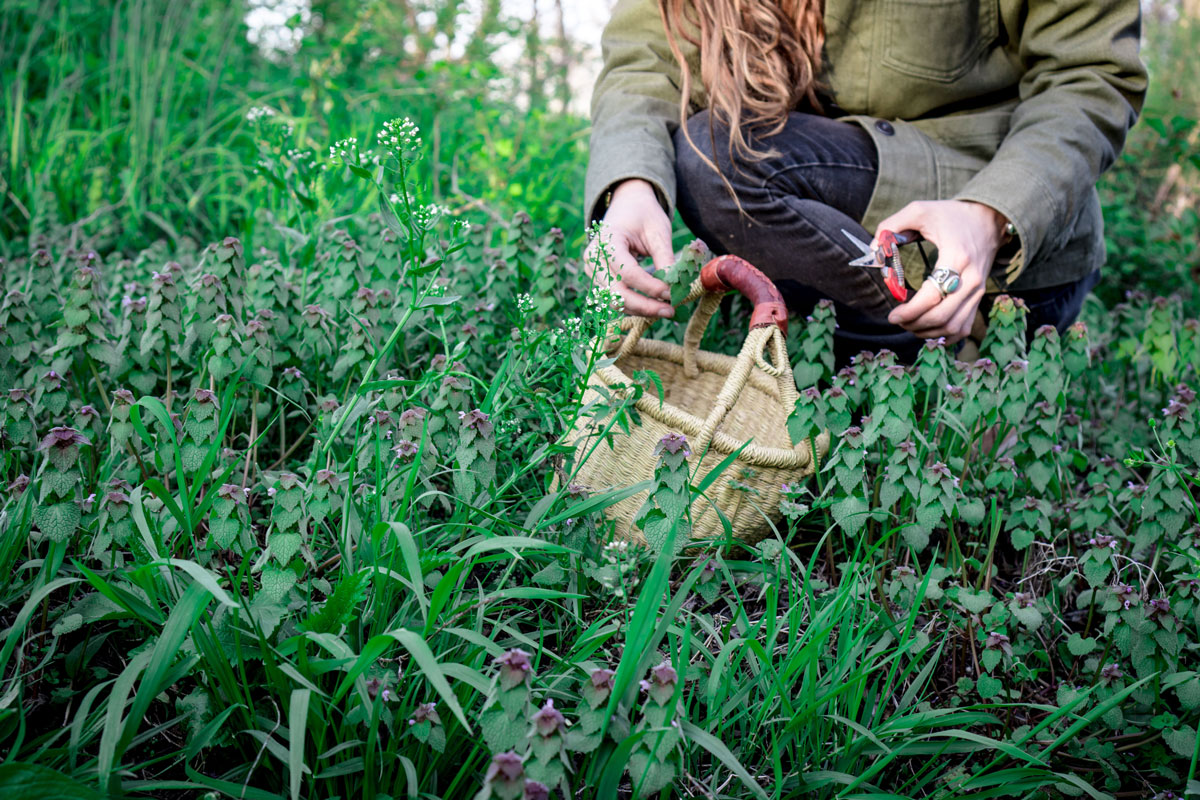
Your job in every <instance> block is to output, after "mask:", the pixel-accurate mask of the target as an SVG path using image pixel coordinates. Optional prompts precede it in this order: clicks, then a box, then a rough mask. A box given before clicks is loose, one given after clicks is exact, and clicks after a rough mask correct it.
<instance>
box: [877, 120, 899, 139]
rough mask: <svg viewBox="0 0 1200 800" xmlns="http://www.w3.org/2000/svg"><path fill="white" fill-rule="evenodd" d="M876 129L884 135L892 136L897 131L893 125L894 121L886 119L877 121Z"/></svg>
mask: <svg viewBox="0 0 1200 800" xmlns="http://www.w3.org/2000/svg"><path fill="white" fill-rule="evenodd" d="M875 130H877V131H879V132H880V133H882V134H883V135H884V136H891V135H892V134H893V133H895V132H896V129H895V128H893V127H892V123H890V122H888V121H887V120H886V119H881V120H878V121H876V123H875Z"/></svg>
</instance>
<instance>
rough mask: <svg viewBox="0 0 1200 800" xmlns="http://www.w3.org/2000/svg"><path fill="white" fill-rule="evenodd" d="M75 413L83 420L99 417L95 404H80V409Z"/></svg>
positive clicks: (89, 420)
mask: <svg viewBox="0 0 1200 800" xmlns="http://www.w3.org/2000/svg"><path fill="white" fill-rule="evenodd" d="M75 413H76V414H77V415H79V418H80V419H82V420H84V421H85V422H91V421H92V420H94V419H98V418H99V417H100V412H99V411H97V410H96V408H95V406H90V405H88V406H81V407H80V409H79V410H78V411H76V412H75Z"/></svg>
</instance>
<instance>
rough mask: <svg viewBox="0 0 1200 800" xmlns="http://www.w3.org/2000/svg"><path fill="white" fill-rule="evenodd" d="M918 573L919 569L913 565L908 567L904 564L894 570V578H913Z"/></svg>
mask: <svg viewBox="0 0 1200 800" xmlns="http://www.w3.org/2000/svg"><path fill="white" fill-rule="evenodd" d="M916 574H917V571H916V570H915V569H913V568H912V567H906V566H905V565H903V564H901V565H900V566H898V567H896V568H895V569H893V570H892V577H893V578H913V577H916Z"/></svg>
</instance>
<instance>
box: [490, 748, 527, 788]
mask: <svg viewBox="0 0 1200 800" xmlns="http://www.w3.org/2000/svg"><path fill="white" fill-rule="evenodd" d="M483 779H484V780H485V781H486V782H487V783H489V784H491V785H493V786H495V785H499V786H501V787H502V788H505V789H510V790H513V791H514V792H515V791H517V790H520V791H524V789H525V783H524V781H525V764H524V762H522V761H521V757H520V756H519V755H517V754H516V753H513V752H511V751H509V752H507V753H498V754H496V755H494V756H492V763H491V764H489V765H488V768H487V773H486V774H485V775H484V776H483ZM506 796H511V797H516V794H515V793H514V794H512V795H506Z"/></svg>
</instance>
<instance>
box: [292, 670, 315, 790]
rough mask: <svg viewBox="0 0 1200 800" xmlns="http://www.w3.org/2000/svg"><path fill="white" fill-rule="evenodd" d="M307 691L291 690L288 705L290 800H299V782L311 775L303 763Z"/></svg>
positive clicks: (306, 719)
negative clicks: (306, 774) (305, 775)
mask: <svg viewBox="0 0 1200 800" xmlns="http://www.w3.org/2000/svg"><path fill="white" fill-rule="evenodd" d="M311 696H312V691H311V690H309V689H293V690H292V699H291V702H290V703H289V704H288V788H289V790H290V791H291V795H292V800H300V782H301V781H302V780H303V778H304V774H305V773H309V774H311V773H312V770H310V769H309V768H308V765H307V764H305V763H304V735H305V733H306V732H307V731H308V701H309V699H310V697H311Z"/></svg>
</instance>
